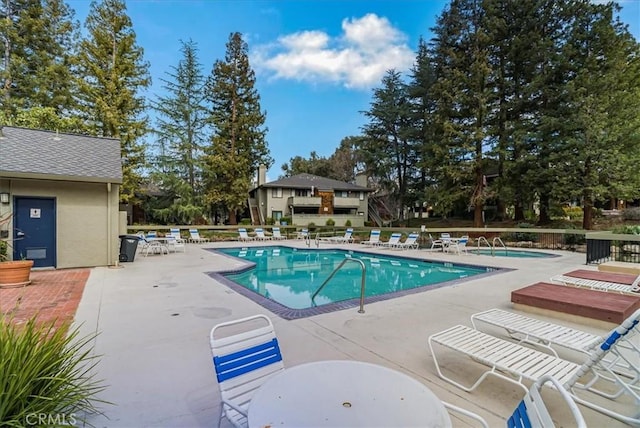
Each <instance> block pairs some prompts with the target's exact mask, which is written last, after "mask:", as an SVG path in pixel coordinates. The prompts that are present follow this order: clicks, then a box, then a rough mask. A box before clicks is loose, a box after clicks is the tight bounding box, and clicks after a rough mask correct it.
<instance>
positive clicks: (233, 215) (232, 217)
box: [229, 210, 238, 225]
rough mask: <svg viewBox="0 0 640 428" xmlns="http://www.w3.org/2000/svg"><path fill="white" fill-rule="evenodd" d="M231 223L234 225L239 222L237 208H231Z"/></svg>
mask: <svg viewBox="0 0 640 428" xmlns="http://www.w3.org/2000/svg"><path fill="white" fill-rule="evenodd" d="M229 224H233V225H236V224H238V218H237V216H236V211H235V210H229Z"/></svg>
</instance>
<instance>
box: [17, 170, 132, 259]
mask: <svg viewBox="0 0 640 428" xmlns="http://www.w3.org/2000/svg"><path fill="white" fill-rule="evenodd" d="M109 187H110V191H109ZM118 191H119V186H118V185H111V186H109V185H108V184H106V183H75V182H65V181H43V180H11V182H10V192H11V195H12V196H13V197H16V196H35V197H51V198H55V199H56V229H57V231H56V241H57V242H56V253H57V264H56V267H57V268H72V267H89V266H106V265H113V264H115V262H116V261H117V260H118V254H119V251H120V239H119V238H118Z"/></svg>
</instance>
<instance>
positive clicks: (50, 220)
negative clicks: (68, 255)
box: [13, 196, 56, 267]
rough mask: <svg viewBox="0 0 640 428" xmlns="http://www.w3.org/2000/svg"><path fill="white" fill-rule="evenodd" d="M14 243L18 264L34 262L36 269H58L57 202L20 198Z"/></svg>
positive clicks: (18, 197) (15, 208)
mask: <svg viewBox="0 0 640 428" xmlns="http://www.w3.org/2000/svg"><path fill="white" fill-rule="evenodd" d="M13 239H14V241H13V259H14V260H20V259H29V260H33V267H55V266H56V201H55V199H53V198H32V197H21V196H16V197H15V199H14V228H13Z"/></svg>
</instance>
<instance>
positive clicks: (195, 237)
mask: <svg viewBox="0 0 640 428" xmlns="http://www.w3.org/2000/svg"><path fill="white" fill-rule="evenodd" d="M189 242H193V243H196V244H202V243H204V242H209V238H203V237H201V236H200V232H199V231H198V229H189Z"/></svg>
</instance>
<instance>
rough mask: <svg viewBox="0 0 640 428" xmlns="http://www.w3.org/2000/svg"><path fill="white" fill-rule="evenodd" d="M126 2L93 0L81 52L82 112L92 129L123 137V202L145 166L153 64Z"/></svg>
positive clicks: (136, 183)
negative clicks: (146, 92)
mask: <svg viewBox="0 0 640 428" xmlns="http://www.w3.org/2000/svg"><path fill="white" fill-rule="evenodd" d="M126 12H127V11H126V6H125V3H124V1H123V0H102V1H101V2H99V3H98V2H96V1H93V2H92V3H91V6H90V10H89V15H88V16H87V20H86V22H85V26H86V28H87V31H88V38H87V39H84V40H82V42H81V43H80V49H79V54H78V70H77V76H78V77H81V81H80V97H79V103H80V106H79V108H80V111H81V112H82V114H83V117H84V119H85V120H86V121H87V122H88V124H89V126H90V129H91V133H92V134H93V135H96V136H101V137H113V138H118V139H119V140H120V146H121V152H122V153H121V154H122V161H123V162H122V173H123V184H122V186H121V188H120V200H121V202H123V203H126V202H128V201H130V200H132V199H133V198H134V197H135V193H136V190H137V189H138V188H139V186H140V168H142V167H143V166H144V153H145V148H144V145H143V144H142V143H141V142H140V139H141V138H142V137H143V136H144V135H145V134H146V132H147V131H148V129H147V122H148V119H147V117H146V116H145V115H144V113H145V108H146V105H145V99H144V97H143V96H142V94H141V91H143V90H144V89H145V88H147V87H148V86H149V85H150V84H151V77H150V76H149V64H148V63H147V62H145V61H144V59H143V54H144V52H143V49H142V48H141V47H139V46H138V45H137V43H136V34H135V32H134V31H133V26H132V23H131V19H130V18H129V16H128V15H127V13H126Z"/></svg>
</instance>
